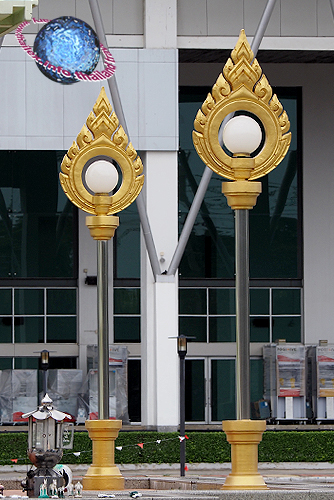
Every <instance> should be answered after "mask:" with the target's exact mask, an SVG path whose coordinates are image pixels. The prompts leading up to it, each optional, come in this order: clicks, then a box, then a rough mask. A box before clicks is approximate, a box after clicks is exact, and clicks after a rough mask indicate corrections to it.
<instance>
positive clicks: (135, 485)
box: [0, 463, 334, 500]
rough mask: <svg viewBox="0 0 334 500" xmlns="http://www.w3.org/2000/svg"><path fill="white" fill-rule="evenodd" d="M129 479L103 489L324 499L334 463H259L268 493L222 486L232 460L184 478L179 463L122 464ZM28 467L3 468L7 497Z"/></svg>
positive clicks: (249, 499)
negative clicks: (117, 487)
mask: <svg viewBox="0 0 334 500" xmlns="http://www.w3.org/2000/svg"><path fill="white" fill-rule="evenodd" d="M70 467H71V469H72V471H73V482H76V481H77V480H81V479H82V477H83V476H84V475H85V472H86V470H87V468H88V466H87V465H77V466H73V465H72V466H70ZM119 468H120V471H121V473H122V475H123V476H124V478H125V490H124V491H117V492H116V491H113V492H103V493H108V494H109V495H115V497H111V498H116V499H117V498H119V499H120V500H122V499H124V498H130V493H131V492H132V491H138V492H140V493H141V495H142V497H141V498H142V499H143V500H146V499H152V500H153V499H154V500H159V499H161V500H162V499H166V498H170V499H175V500H176V499H178V500H188V499H190V498H194V499H201V500H242V499H245V500H253V499H254V500H281V499H282V500H308V499H310V500H325V499H327V498H328V499H329V500H330V499H331V500H332V499H333V497H334V464H330V463H278V464H276V463H260V464H259V472H260V474H262V476H263V477H264V480H265V482H266V484H267V486H268V488H269V490H267V491H238V492H236V491H225V490H223V491H222V490H221V487H222V485H223V484H224V482H225V478H226V476H227V475H228V474H229V472H230V470H231V465H230V464H229V463H223V464H204V463H202V464H188V471H186V473H185V474H186V475H185V477H180V466H179V464H171V465H168V464H138V465H134V464H123V465H120V466H119ZM28 469H29V466H22V465H13V466H2V467H0V483H2V484H3V485H4V486H5V488H6V490H9V489H10V490H16V491H15V492H14V491H7V492H6V493H7V495H13V494H16V495H23V493H21V492H20V482H21V480H22V479H24V478H25V476H26V473H27V470H28ZM99 493H101V492H93V491H89V492H88V491H84V492H83V500H91V499H92V500H98V498H99V497H98V495H99Z"/></svg>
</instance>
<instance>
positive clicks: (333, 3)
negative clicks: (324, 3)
mask: <svg viewBox="0 0 334 500" xmlns="http://www.w3.org/2000/svg"><path fill="white" fill-rule="evenodd" d="M329 4H330V6H331V9H332V14H333V17H334V0H329Z"/></svg>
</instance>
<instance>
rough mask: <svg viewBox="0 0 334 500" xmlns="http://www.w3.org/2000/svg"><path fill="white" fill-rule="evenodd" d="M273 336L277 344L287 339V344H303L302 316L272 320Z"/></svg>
mask: <svg viewBox="0 0 334 500" xmlns="http://www.w3.org/2000/svg"><path fill="white" fill-rule="evenodd" d="M272 323H273V334H272V338H273V341H274V342H275V341H276V340H278V339H285V340H286V341H287V342H301V318H300V316H299V317H298V316H297V317H294V316H288V317H283V316H279V317H277V316H275V317H274V318H273V319H272Z"/></svg>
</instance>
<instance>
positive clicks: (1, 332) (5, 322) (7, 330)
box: [0, 316, 13, 344]
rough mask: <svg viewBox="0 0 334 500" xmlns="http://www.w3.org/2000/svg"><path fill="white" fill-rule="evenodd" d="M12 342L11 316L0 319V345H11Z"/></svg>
mask: <svg viewBox="0 0 334 500" xmlns="http://www.w3.org/2000/svg"><path fill="white" fill-rule="evenodd" d="M12 342H13V336H12V318H11V316H5V317H2V318H1V317H0V343H1V344H11V343H12Z"/></svg>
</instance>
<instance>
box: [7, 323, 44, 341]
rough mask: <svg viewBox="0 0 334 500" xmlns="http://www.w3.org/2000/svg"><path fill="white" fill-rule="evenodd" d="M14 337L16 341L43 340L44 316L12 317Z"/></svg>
mask: <svg viewBox="0 0 334 500" xmlns="http://www.w3.org/2000/svg"><path fill="white" fill-rule="evenodd" d="M14 339H15V342H17V343H38V342H44V318H43V317H37V318H36V317H33V316H25V317H23V316H20V317H19V318H18V317H16V318H14Z"/></svg>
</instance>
